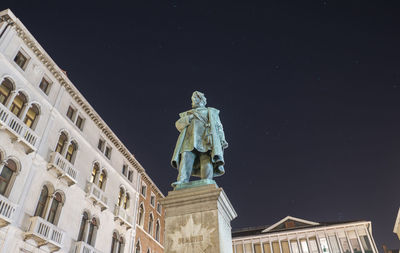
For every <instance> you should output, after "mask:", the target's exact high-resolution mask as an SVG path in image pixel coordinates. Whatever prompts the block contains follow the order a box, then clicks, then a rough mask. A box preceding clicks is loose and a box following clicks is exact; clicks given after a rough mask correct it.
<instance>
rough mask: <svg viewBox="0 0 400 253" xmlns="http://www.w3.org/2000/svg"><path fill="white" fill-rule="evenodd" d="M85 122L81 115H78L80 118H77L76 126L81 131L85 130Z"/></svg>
mask: <svg viewBox="0 0 400 253" xmlns="http://www.w3.org/2000/svg"><path fill="white" fill-rule="evenodd" d="M84 121H85V120H84V119H83V118H82V117H81V116H80V115H78V117H77V118H76V122H75V125H76V126H77V127H78V128H79V129H80V130H82V129H83V122H84Z"/></svg>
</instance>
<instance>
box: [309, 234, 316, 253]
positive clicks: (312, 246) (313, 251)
mask: <svg viewBox="0 0 400 253" xmlns="http://www.w3.org/2000/svg"><path fill="white" fill-rule="evenodd" d="M308 242H309V243H310V252H311V253H318V245H317V240H316V239H315V237H314V238H310V239H308Z"/></svg>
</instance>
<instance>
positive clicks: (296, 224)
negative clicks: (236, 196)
mask: <svg viewBox="0 0 400 253" xmlns="http://www.w3.org/2000/svg"><path fill="white" fill-rule="evenodd" d="M232 245H233V252H234V253H378V250H377V247H376V245H375V241H374V239H373V237H372V227H371V222H369V221H349V222H313V221H308V220H303V219H299V218H295V217H291V216H287V217H286V218H284V219H282V220H280V221H278V222H277V223H275V224H274V225H270V226H262V227H253V228H245V229H240V230H236V231H233V233H232Z"/></svg>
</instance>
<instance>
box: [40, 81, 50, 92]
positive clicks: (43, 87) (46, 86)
mask: <svg viewBox="0 0 400 253" xmlns="http://www.w3.org/2000/svg"><path fill="white" fill-rule="evenodd" d="M50 86H51V83H50V81H48V80H46V79H45V78H44V77H43V78H42V81H41V82H40V84H39V88H40V89H41V90H42V91H43V92H44V94H46V95H49V92H50Z"/></svg>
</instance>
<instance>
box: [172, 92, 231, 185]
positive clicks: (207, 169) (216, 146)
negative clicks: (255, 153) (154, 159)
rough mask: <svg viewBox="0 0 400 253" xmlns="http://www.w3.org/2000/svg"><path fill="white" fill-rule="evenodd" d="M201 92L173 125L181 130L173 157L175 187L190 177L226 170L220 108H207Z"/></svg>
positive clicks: (224, 141)
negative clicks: (176, 172)
mask: <svg viewBox="0 0 400 253" xmlns="http://www.w3.org/2000/svg"><path fill="white" fill-rule="evenodd" d="M206 104H207V100H206V97H205V96H204V94H203V93H201V92H198V91H195V92H193V95H192V109H191V110H189V111H186V112H182V113H180V114H179V116H180V119H179V120H178V121H176V123H175V126H176V128H177V129H178V131H179V132H180V135H179V138H178V141H177V142H176V146H175V150H174V154H173V156H172V161H171V164H172V167H174V168H176V169H178V170H179V174H178V179H177V182H175V183H173V184H172V186H173V187H175V186H177V185H180V184H182V183H187V182H189V179H190V176H196V177H200V178H201V179H212V178H213V177H216V176H221V175H222V174H224V173H225V170H224V149H226V148H227V147H228V143H227V142H226V140H225V134H224V130H223V128H222V124H221V121H220V119H219V110H217V109H215V108H212V107H206Z"/></svg>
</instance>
